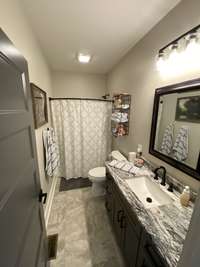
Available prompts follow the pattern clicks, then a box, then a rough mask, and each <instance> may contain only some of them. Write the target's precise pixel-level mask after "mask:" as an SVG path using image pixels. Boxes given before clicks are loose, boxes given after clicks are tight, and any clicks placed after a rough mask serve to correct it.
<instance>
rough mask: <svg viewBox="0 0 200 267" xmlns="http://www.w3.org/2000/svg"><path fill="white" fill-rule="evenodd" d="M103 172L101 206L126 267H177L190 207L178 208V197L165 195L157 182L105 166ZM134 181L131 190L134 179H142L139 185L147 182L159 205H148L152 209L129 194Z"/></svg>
mask: <svg viewBox="0 0 200 267" xmlns="http://www.w3.org/2000/svg"><path fill="white" fill-rule="evenodd" d="M106 169H107V180H106V201H105V205H106V209H107V212H108V216H109V218H110V222H111V224H112V227H113V230H114V233H115V235H116V239H117V241H118V245H119V247H120V248H121V251H122V253H123V255H124V259H125V261H126V265H127V267H165V266H166V267H168V266H170V267H175V266H177V263H178V260H179V257H180V254H181V251H182V246H183V242H184V239H185V236H186V233H187V230H188V226H189V222H190V219H191V215H192V211H193V205H192V204H190V206H189V207H187V208H186V207H182V206H181V205H180V202H179V193H178V192H177V191H174V192H173V193H171V192H168V193H167V186H165V187H162V186H161V185H160V183H159V180H158V181H157V182H156V181H155V180H154V179H153V178H151V177H143V178H142V177H140V178H138V177H134V176H133V175H132V174H129V173H127V172H124V171H121V170H118V169H116V168H114V167H111V166H109V165H108V164H106ZM134 179H135V182H133V183H134V186H135V188H137V180H136V179H143V180H140V184H142V183H146V182H148V179H149V183H150V184H149V185H147V187H150V189H149V190H150V191H149V192H152V194H160V198H158V200H159V199H160V200H159V201H160V202H159V201H158V203H156V204H155V201H152V207H151V202H149V203H147V204H145V203H144V199H142V195H141V196H140V195H139V193H138V192H139V191H138V192H134V190H132V187H131V183H132V182H131V181H134ZM146 179H147V180H146ZM142 190H143V189H142ZM143 192H144V191H143ZM162 192H163V197H162V196H161V195H162ZM144 195H145V192H144Z"/></svg>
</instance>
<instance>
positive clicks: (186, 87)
mask: <svg viewBox="0 0 200 267" xmlns="http://www.w3.org/2000/svg"><path fill="white" fill-rule="evenodd" d="M197 89H199V90H200V79H195V80H190V81H185V82H182V83H177V84H173V85H168V86H165V87H161V88H158V89H156V91H155V96H154V107H153V117H152V124H151V136H150V146H149V153H150V154H152V155H153V156H155V157H157V158H159V159H161V160H163V161H165V162H167V163H168V164H170V165H172V166H173V167H175V168H177V169H179V170H181V171H183V172H184V173H187V174H188V175H190V176H192V177H194V178H195V179H197V180H200V154H199V159H198V163H197V168H196V169H193V168H191V167H189V166H187V165H185V164H184V163H181V162H178V161H176V160H175V159H173V158H171V157H168V156H166V155H164V154H162V153H160V152H159V151H157V150H155V149H154V144H155V138H156V126H157V118H158V108H159V99H160V97H161V96H162V95H166V94H172V93H180V92H181V93H182V92H187V91H190V90H197ZM199 126H200V124H199ZM199 142H200V137H199Z"/></svg>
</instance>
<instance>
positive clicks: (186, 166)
mask: <svg viewBox="0 0 200 267" xmlns="http://www.w3.org/2000/svg"><path fill="white" fill-rule="evenodd" d="M149 153H150V154H152V155H154V156H156V157H157V158H159V159H161V160H163V161H165V162H167V163H168V164H170V165H172V166H174V167H176V168H177V169H180V170H181V171H183V172H185V173H187V174H189V175H190V176H192V177H194V178H196V179H198V180H200V79H196V80H191V81H186V82H183V83H178V84H173V85H169V86H166V87H162V88H158V89H156V91H155V97H154V108H153V117H152V127H151V136H150V147H149Z"/></svg>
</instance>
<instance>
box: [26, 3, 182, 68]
mask: <svg viewBox="0 0 200 267" xmlns="http://www.w3.org/2000/svg"><path fill="white" fill-rule="evenodd" d="M21 1H23V5H24V7H25V12H26V13H27V16H28V18H29V19H30V23H31V25H32V28H33V30H34V32H35V34H36V36H37V38H38V40H39V42H40V45H41V48H42V49H43V52H44V55H45V56H46V58H47V61H48V63H49V65H50V67H51V68H52V69H53V70H63V71H64V70H66V71H74V72H88V73H107V72H108V71H109V70H110V69H111V68H112V67H113V66H114V65H115V64H116V63H117V62H118V61H119V60H120V59H121V57H122V56H123V55H124V54H125V53H126V52H127V51H128V50H129V49H130V48H131V47H133V46H134V45H135V44H136V42H137V41H138V40H139V39H141V38H142V37H143V36H144V35H145V34H146V33H147V32H148V31H149V30H150V29H151V28H152V27H153V26H154V25H155V24H156V23H158V21H159V20H160V19H162V18H163V17H164V16H165V15H166V14H167V13H168V12H169V11H170V10H171V9H172V8H173V7H174V6H175V5H176V4H177V3H178V2H180V0H34V1H33V0H21ZM77 52H89V53H91V54H92V55H93V58H92V62H91V63H90V64H88V65H81V64H80V63H78V62H77V60H76V54H77Z"/></svg>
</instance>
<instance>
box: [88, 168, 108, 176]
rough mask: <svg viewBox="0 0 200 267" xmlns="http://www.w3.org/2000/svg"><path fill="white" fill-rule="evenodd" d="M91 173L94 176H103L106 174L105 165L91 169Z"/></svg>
mask: <svg viewBox="0 0 200 267" xmlns="http://www.w3.org/2000/svg"><path fill="white" fill-rule="evenodd" d="M89 175H90V176H92V177H97V178H103V177H105V176H106V168H105V167H97V168H94V169H92V170H90V171H89Z"/></svg>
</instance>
